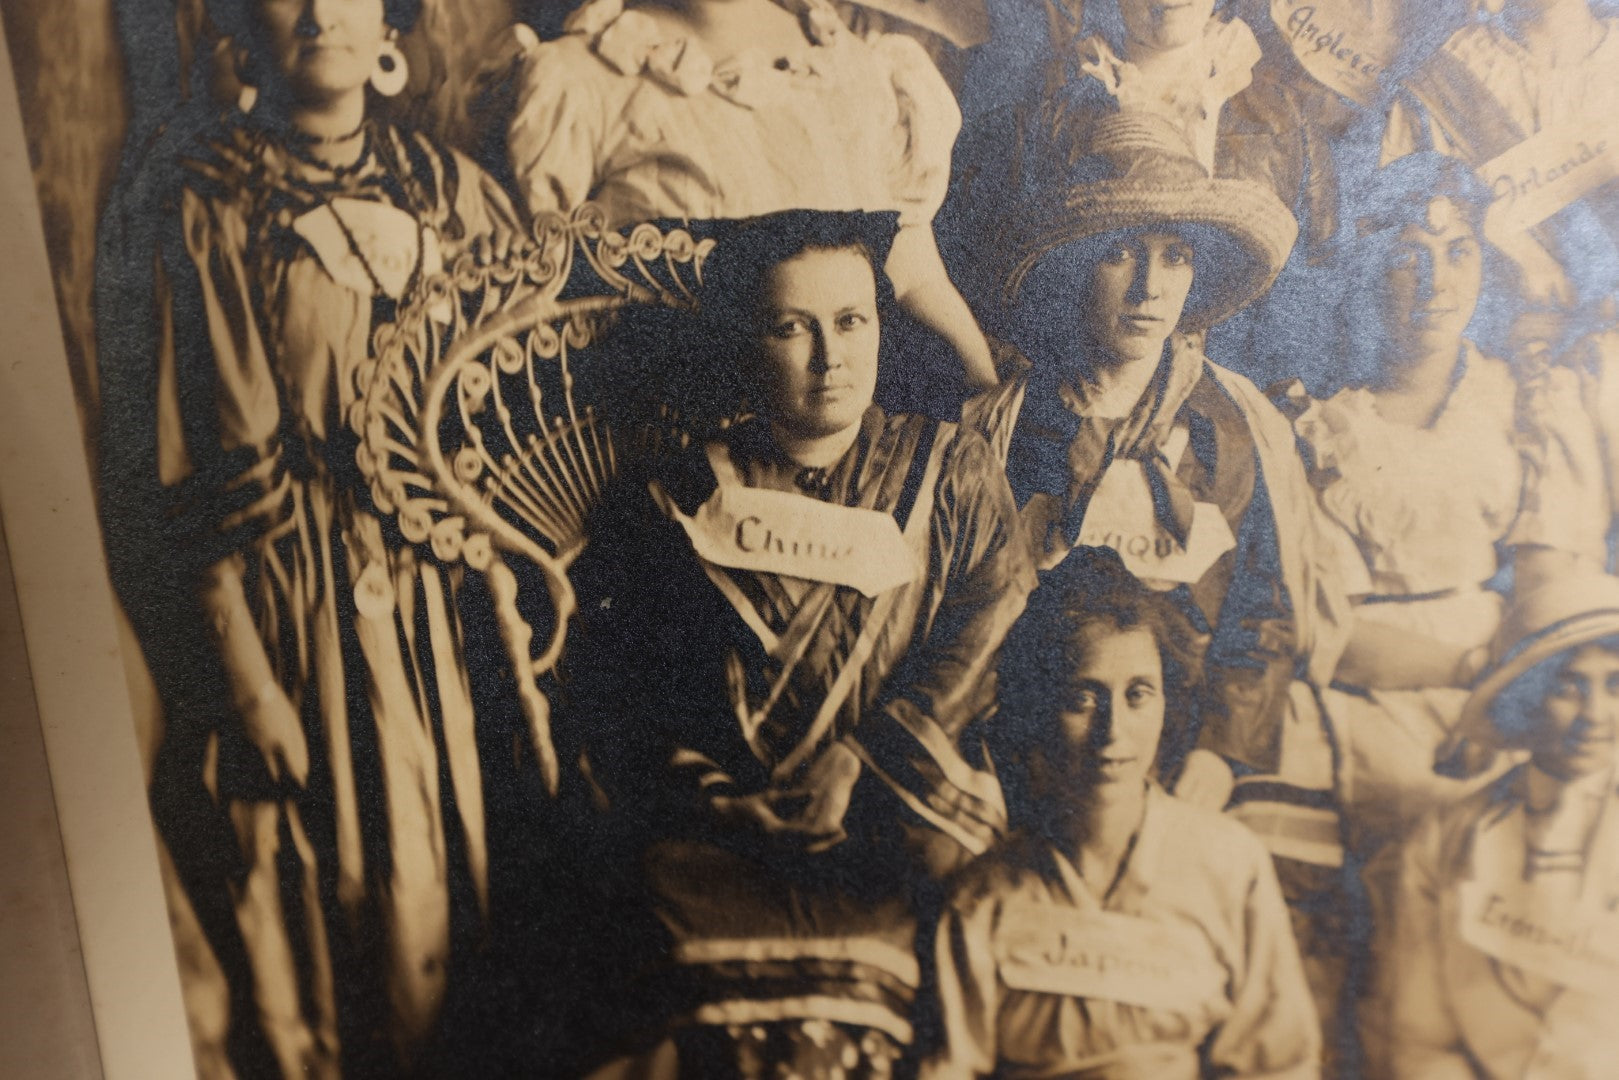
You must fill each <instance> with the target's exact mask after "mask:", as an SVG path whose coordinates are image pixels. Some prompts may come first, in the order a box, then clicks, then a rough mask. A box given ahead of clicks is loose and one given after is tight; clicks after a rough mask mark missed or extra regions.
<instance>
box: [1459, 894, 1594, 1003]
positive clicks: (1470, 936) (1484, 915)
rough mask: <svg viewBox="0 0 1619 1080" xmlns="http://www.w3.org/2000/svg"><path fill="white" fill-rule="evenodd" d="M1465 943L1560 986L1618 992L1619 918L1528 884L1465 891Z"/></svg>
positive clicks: (1462, 921) (1463, 902) (1463, 906)
mask: <svg viewBox="0 0 1619 1080" xmlns="http://www.w3.org/2000/svg"><path fill="white" fill-rule="evenodd" d="M1460 899H1461V910H1460V919H1461V932H1462V940H1463V941H1465V942H1467V943H1468V944H1469V945H1471V946H1472V947H1473V948H1475V949H1477V950H1478V951H1479V952H1482V953H1484V954H1485V955H1486V956H1491V957H1494V958H1495V959H1497V960H1500V961H1502V962H1503V963H1507V964H1511V965H1512V966H1513V967H1516V968H1519V969H1520V970H1522V971H1526V972H1528V973H1530V974H1532V975H1539V976H1540V977H1542V978H1545V979H1549V980H1551V981H1552V982H1554V983H1557V984H1558V985H1560V986H1567V987H1572V988H1575V989H1579V990H1585V991H1590V992H1595V993H1608V994H1613V993H1619V917H1616V916H1614V915H1613V914H1611V913H1592V912H1588V911H1584V912H1582V911H1580V910H1578V909H1577V906H1576V905H1575V904H1574V903H1573V902H1572V900H1569V901H1566V902H1563V903H1557V902H1556V901H1555V900H1553V899H1547V898H1544V897H1542V896H1537V895H1536V891H1535V890H1534V889H1533V888H1531V887H1530V886H1529V885H1528V884H1527V883H1524V882H1514V883H1511V884H1505V885H1496V884H1491V883H1489V882H1486V881H1468V882H1465V883H1463V885H1462V887H1461V896H1460Z"/></svg>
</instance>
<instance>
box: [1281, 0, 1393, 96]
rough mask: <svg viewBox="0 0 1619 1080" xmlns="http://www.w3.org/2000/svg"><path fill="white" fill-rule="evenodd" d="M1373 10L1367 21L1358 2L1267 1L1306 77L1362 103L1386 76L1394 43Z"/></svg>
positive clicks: (1339, 0) (1324, 0)
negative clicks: (1308, 76) (1382, 28)
mask: <svg viewBox="0 0 1619 1080" xmlns="http://www.w3.org/2000/svg"><path fill="white" fill-rule="evenodd" d="M1357 7H1358V8H1359V10H1356V8H1357ZM1375 14H1376V11H1375V9H1374V18H1373V19H1371V20H1369V19H1368V18H1367V13H1366V11H1365V8H1364V6H1363V5H1349V4H1345V3H1344V2H1343V0H1316V2H1314V3H1300V0H1271V5H1270V17H1271V21H1272V22H1274V23H1275V24H1276V28H1277V29H1278V30H1280V31H1281V32H1282V33H1283V35H1284V36H1285V37H1286V38H1287V43H1288V46H1289V48H1291V49H1292V51H1293V55H1294V56H1296V57H1297V58H1298V61H1299V63H1300V64H1301V65H1302V66H1303V68H1304V70H1305V71H1307V72H1309V73H1310V76H1311V78H1313V79H1315V80H1316V81H1317V82H1319V83H1321V84H1322V85H1323V86H1326V87H1327V88H1329V89H1331V90H1336V91H1338V92H1339V93H1340V94H1343V95H1344V96H1345V97H1348V98H1350V99H1352V100H1354V101H1357V102H1359V103H1360V104H1362V105H1370V104H1371V103H1372V102H1374V101H1375V100H1376V99H1377V94H1378V88H1379V85H1380V84H1381V83H1382V82H1383V81H1384V79H1385V78H1386V77H1387V71H1388V68H1387V64H1386V63H1385V60H1386V58H1387V57H1389V56H1391V55H1393V51H1394V48H1395V43H1394V41H1393V40H1392V39H1391V38H1390V37H1389V36H1388V34H1387V32H1386V31H1384V30H1381V29H1380V27H1379V24H1378V23H1377V22H1376V20H1375ZM1383 25H1387V24H1386V23H1385V24H1383Z"/></svg>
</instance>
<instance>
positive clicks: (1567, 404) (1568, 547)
mask: <svg viewBox="0 0 1619 1080" xmlns="http://www.w3.org/2000/svg"><path fill="white" fill-rule="evenodd" d="M1585 396H1586V395H1582V387H1581V380H1580V376H1579V375H1578V374H1577V373H1576V372H1574V371H1572V370H1570V369H1569V368H1566V367H1550V368H1548V369H1547V370H1545V371H1544V372H1541V373H1538V374H1535V375H1532V376H1530V377H1529V378H1528V379H1526V380H1525V381H1524V385H1523V389H1522V391H1521V392H1520V394H1519V400H1518V424H1519V431H1520V434H1521V440H1522V441H1521V444H1520V445H1521V448H1522V454H1523V459H1524V464H1525V475H1524V491H1523V502H1522V504H1521V508H1520V510H1519V513H1518V520H1517V522H1516V523H1515V524H1514V525H1513V528H1512V532H1511V534H1510V535H1509V536H1508V538H1507V543H1508V544H1509V545H1511V546H1514V547H1536V548H1549V549H1552V550H1554V551H1562V552H1565V553H1568V554H1573V555H1577V556H1579V557H1581V558H1582V559H1585V560H1586V561H1588V562H1590V563H1592V564H1594V565H1596V566H1602V565H1604V564H1605V563H1606V562H1607V533H1608V525H1609V521H1610V516H1611V509H1610V506H1609V498H1608V496H1609V490H1608V489H1609V485H1608V478H1607V476H1606V463H1605V461H1604V455H1603V452H1602V445H1601V440H1600V437H1599V435H1598V433H1597V431H1596V430H1595V426H1594V424H1593V423H1592V416H1591V414H1590V413H1589V412H1588V411H1587V409H1586V401H1585Z"/></svg>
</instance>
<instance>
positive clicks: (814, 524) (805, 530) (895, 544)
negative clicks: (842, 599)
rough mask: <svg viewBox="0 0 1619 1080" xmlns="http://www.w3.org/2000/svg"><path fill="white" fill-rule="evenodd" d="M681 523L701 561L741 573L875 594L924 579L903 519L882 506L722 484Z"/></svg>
mask: <svg viewBox="0 0 1619 1080" xmlns="http://www.w3.org/2000/svg"><path fill="white" fill-rule="evenodd" d="M680 524H681V526H682V527H683V528H684V529H685V530H686V535H687V536H688V537H689V538H690V540H691V544H692V548H693V549H694V550H695V551H696V552H697V554H698V555H699V556H700V557H701V558H703V559H706V560H708V561H709V562H711V563H715V564H717V565H720V566H725V567H730V568H732V569H735V570H758V571H764V572H766V573H771V574H785V575H787V576H789V577H797V578H804V579H806V580H809V581H825V582H831V583H832V584H834V585H847V586H849V587H850V588H854V589H859V590H860V591H861V592H862V593H864V594H865V595H867V596H876V595H878V594H880V593H883V592H887V591H888V590H889V589H893V588H897V587H898V586H900V585H906V584H909V583H910V582H912V581H915V580H916V579H917V578H919V577H921V576H922V566H921V564H920V562H919V561H918V559H917V557H916V554H915V553H914V552H913V551H912V550H911V549H910V547H909V546H907V545H906V543H905V538H904V537H903V536H902V535H901V533H900V529H899V523H898V522H896V521H895V520H894V519H893V517H892V516H890V515H888V514H885V513H883V512H881V511H880V510H867V509H864V508H861V507H854V506H834V505H832V504H830V503H824V502H821V501H820V500H819V499H812V498H810V497H809V496H807V495H795V494H793V493H791V492H785V491H767V490H763V489H760V488H750V487H742V486H740V485H737V484H721V485H720V486H719V487H718V488H717V489H715V492H714V494H713V495H712V496H711V497H710V498H709V500H708V501H707V502H706V503H704V504H703V505H702V507H701V508H700V509H699V510H698V511H697V513H696V514H694V515H693V516H692V517H689V518H686V517H682V518H680Z"/></svg>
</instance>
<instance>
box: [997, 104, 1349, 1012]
mask: <svg viewBox="0 0 1619 1080" xmlns="http://www.w3.org/2000/svg"><path fill="white" fill-rule="evenodd" d="M1091 150H1092V154H1091V155H1090V156H1088V157H1087V158H1085V159H1082V160H1081V161H1080V162H1079V163H1078V165H1077V168H1076V169H1075V170H1074V171H1073V172H1071V173H1069V174H1068V175H1070V177H1077V178H1078V180H1079V182H1078V183H1073V182H1072V181H1070V183H1069V184H1068V185H1067V186H1064V185H1060V184H1058V183H1056V182H1052V183H1051V184H1050V186H1049V188H1048V190H1047V191H1046V192H1045V193H1044V194H1043V195H1042V194H1036V195H1035V196H1033V197H1031V199H1030V200H1029V201H1027V202H1025V203H1022V204H1019V205H1017V206H1016V207H1014V208H1013V210H1012V213H1014V214H1015V215H1017V217H1016V218H1014V220H1021V222H1022V225H1021V226H1016V225H1009V226H1008V228H1017V227H1021V229H1022V230H1023V231H1022V232H1021V233H1019V234H1014V236H1015V237H1016V242H1015V244H1014V245H1012V250H1013V252H1014V254H1013V258H1015V259H1016V260H1017V262H1016V265H1015V267H1014V269H1013V271H1012V272H1011V273H1010V274H1009V275H1008V279H1007V280H1008V284H1007V287H1006V304H1007V312H1006V314H1005V316H1004V320H1005V323H1006V326H1007V328H1008V335H1009V337H1010V339H1011V341H1012V343H1013V344H1014V345H1016V346H1017V347H1018V348H1019V349H1021V350H1022V351H1023V352H1024V354H1026V356H1027V358H1028V362H1027V363H1024V364H1021V365H1018V364H1015V363H1014V364H1012V365H1009V369H1008V373H1007V377H1006V379H1005V381H1004V382H1003V384H1002V386H1001V387H1000V388H999V389H998V390H995V391H991V392H990V393H988V394H985V395H983V396H982V397H981V398H979V399H977V400H975V401H974V402H971V403H969V406H968V411H967V414H966V415H967V417H968V419H969V420H970V422H972V423H974V424H976V425H977V426H978V427H979V428H980V430H983V431H985V432H986V433H988V434H989V436H990V438H991V443H992V445H995V446H996V447H997V448H998V449H1000V448H1004V451H1003V452H1004V456H1005V460H1006V468H1007V477H1008V479H1009V480H1010V482H1011V485H1012V491H1013V495H1014V496H1015V497H1016V499H1017V501H1018V505H1019V508H1020V511H1019V512H1020V514H1021V517H1022V520H1023V524H1024V528H1025V531H1026V533H1027V535H1028V538H1029V540H1030V543H1031V545H1032V549H1033V552H1034V555H1035V558H1036V561H1037V562H1038V563H1039V565H1041V566H1051V565H1054V564H1055V563H1057V562H1059V561H1061V559H1062V558H1063V556H1064V555H1066V554H1067V552H1068V551H1069V550H1071V549H1072V548H1074V547H1075V546H1078V545H1097V546H1105V547H1112V548H1114V549H1115V550H1117V551H1119V553H1120V554H1121V555H1122V556H1123V557H1124V561H1125V565H1126V566H1127V567H1129V568H1130V570H1131V572H1132V573H1135V574H1136V575H1137V576H1138V577H1140V578H1142V580H1143V581H1146V582H1147V583H1148V584H1149V585H1151V586H1152V587H1154V588H1157V589H1160V590H1163V591H1167V592H1171V593H1173V595H1174V596H1175V598H1176V600H1177V602H1178V603H1179V604H1180V605H1181V608H1182V610H1183V611H1184V612H1185V614H1186V615H1187V616H1188V617H1190V618H1191V619H1192V620H1193V623H1194V625H1196V626H1197V627H1198V628H1199V629H1200V630H1204V631H1206V632H1208V633H1210V634H1211V635H1212V638H1211V642H1210V647H1209V653H1208V659H1207V663H1206V665H1205V677H1204V682H1203V686H1202V687H1201V690H1200V695H1199V705H1200V709H1199V713H1200V715H1199V725H1200V730H1199V732H1198V737H1197V746H1196V749H1194V750H1193V751H1192V752H1191V753H1190V754H1189V755H1188V757H1187V760H1186V762H1185V765H1184V768H1183V775H1182V776H1181V777H1180V778H1179V780H1178V781H1175V780H1174V778H1173V777H1171V778H1166V779H1167V780H1170V781H1174V782H1175V783H1176V791H1177V793H1178V794H1180V795H1181V796H1182V797H1185V798H1188V799H1190V800H1192V801H1194V802H1197V803H1199V804H1200V805H1204V806H1207V807H1210V808H1212V809H1220V808H1222V807H1224V806H1226V805H1227V803H1228V802H1230V803H1231V804H1232V807H1233V810H1234V812H1235V813H1237V814H1238V815H1239V816H1241V817H1242V818H1243V820H1244V821H1245V822H1247V823H1248V824H1249V825H1250V826H1251V827H1252V828H1254V829H1255V831H1256V832H1259V833H1260V834H1261V836H1262V837H1263V838H1264V839H1265V841H1266V843H1267V845H1268V846H1269V847H1270V848H1271V850H1272V852H1273V853H1274V854H1275V855H1277V856H1278V858H1279V859H1280V860H1282V861H1281V862H1279V864H1278V868H1279V873H1280V876H1281V878H1282V882H1283V886H1284V888H1285V889H1287V890H1288V897H1289V900H1290V902H1296V904H1297V907H1296V909H1295V914H1296V916H1297V917H1298V919H1299V920H1300V923H1299V925H1297V926H1296V927H1295V930H1296V933H1297V934H1298V936H1299V938H1300V940H1301V941H1304V942H1306V943H1307V949H1306V951H1307V954H1309V955H1310V957H1311V965H1312V967H1311V975H1312V979H1313V980H1315V985H1316V989H1317V992H1318V1002H1319V1003H1320V1004H1321V1012H1322V1014H1323V1016H1325V1017H1331V1016H1334V1015H1335V1010H1336V1005H1335V998H1336V994H1337V991H1336V987H1337V986H1338V985H1339V984H1340V983H1341V981H1342V971H1341V965H1342V964H1343V963H1345V962H1346V954H1345V953H1344V945H1343V942H1342V935H1341V932H1340V929H1339V927H1338V926H1337V925H1336V923H1335V922H1334V921H1333V920H1334V919H1335V918H1336V915H1335V914H1334V913H1335V912H1337V911H1339V910H1340V892H1341V883H1340V881H1339V867H1340V865H1341V864H1342V860H1343V850H1342V844H1341V840H1340V834H1339V822H1338V818H1337V814H1336V808H1335V806H1334V804H1333V794H1332V791H1333V770H1332V755H1331V747H1330V744H1329V743H1328V741H1327V737H1326V733H1325V729H1324V728H1323V726H1322V724H1321V719H1320V712H1319V708H1318V705H1317V701H1316V697H1315V688H1316V687H1320V686H1325V685H1326V684H1327V681H1328V679H1329V678H1330V676H1331V672H1332V669H1333V667H1334V665H1335V664H1336V662H1337V655H1338V650H1339V649H1340V648H1341V637H1342V633H1343V631H1342V629H1341V628H1340V626H1339V622H1338V619H1339V617H1340V616H1341V614H1342V612H1343V609H1344V607H1345V602H1344V600H1343V598H1342V596H1341V594H1340V593H1339V592H1338V590H1337V583H1336V582H1335V581H1334V580H1332V579H1331V577H1330V575H1328V574H1325V573H1324V572H1323V568H1322V563H1321V553H1320V539H1319V536H1318V531H1319V530H1318V523H1317V521H1316V520H1315V517H1316V513H1317V511H1316V508H1315V503H1314V496H1313V494H1312V492H1311V490H1310V488H1309V484H1308V482H1307V481H1306V479H1305V476H1304V470H1303V467H1302V465H1301V463H1300V462H1299V459H1298V455H1297V452H1296V451H1295V449H1294V444H1293V435H1292V431H1291V430H1290V429H1289V427H1288V425H1287V422H1286V420H1285V419H1284V418H1283V417H1282V415H1281V414H1280V413H1279V412H1277V410H1276V409H1275V407H1274V406H1272V405H1271V404H1270V403H1269V402H1268V401H1267V400H1265V399H1264V398H1263V396H1262V395H1260V394H1259V392H1258V391H1257V390H1256V389H1255V388H1254V387H1253V385H1252V384H1251V383H1249V382H1248V381H1247V380H1246V379H1243V378H1242V377H1241V376H1239V375H1236V374H1234V373H1232V372H1229V371H1227V370H1225V369H1223V368H1221V367H1220V366H1219V365H1216V364H1214V363H1211V362H1210V361H1209V360H1208V359H1207V358H1206V357H1205V356H1204V355H1203V353H1202V351H1201V349H1200V348H1199V343H1198V338H1197V336H1196V335H1195V332H1196V331H1200V330H1203V329H1205V328H1207V327H1208V326H1210V325H1213V324H1214V323H1216V322H1218V321H1220V320H1221V319H1223V318H1224V317H1226V316H1228V315H1230V314H1231V313H1232V312H1234V311H1237V310H1239V309H1240V308H1241V307H1242V306H1243V305H1245V304H1247V303H1248V302H1249V301H1251V300H1252V299H1253V298H1254V297H1256V296H1258V295H1260V294H1261V293H1262V292H1263V291H1264V289H1265V287H1266V286H1267V284H1268V283H1269V282H1270V280H1271V279H1272V278H1273V277H1274V276H1275V274H1276V272H1277V270H1278V269H1279V268H1280V267H1281V265H1282V263H1283V262H1284V261H1285V260H1286V258H1287V252H1288V250H1289V249H1290V248H1291V246H1292V243H1293V239H1294V233H1295V226H1294V222H1293V219H1292V217H1291V216H1290V215H1289V214H1288V212H1287V210H1286V208H1284V207H1283V206H1282V205H1281V203H1280V202H1279V201H1278V200H1277V199H1276V197H1275V196H1274V195H1273V194H1272V193H1271V192H1270V191H1269V190H1268V189H1266V188H1264V187H1262V186H1260V185H1258V184H1254V183H1251V182H1249V181H1243V180H1236V179H1221V178H1212V179H1211V178H1210V177H1209V175H1208V173H1207V172H1206V171H1205V170H1204V169H1203V167H1202V166H1201V165H1199V164H1198V162H1197V161H1196V160H1194V159H1193V158H1192V157H1191V155H1190V153H1189V151H1188V149H1187V148H1186V146H1185V144H1184V141H1183V140H1181V139H1180V138H1179V135H1178V133H1177V132H1176V131H1175V130H1174V129H1173V128H1172V127H1171V126H1169V125H1167V124H1166V123H1164V122H1163V121H1161V120H1157V119H1155V118H1153V117H1149V116H1145V115H1136V116H1125V115H1119V116H1116V117H1113V118H1111V119H1109V120H1107V121H1104V122H1100V123H1099V124H1098V125H1097V127H1096V129H1095V132H1094V135H1093V142H1092V146H1091ZM1234 784H1235V788H1234V787H1233V785H1234ZM1312 926H1313V927H1314V929H1312V928H1311V927H1312Z"/></svg>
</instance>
